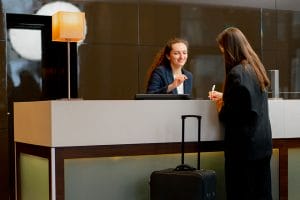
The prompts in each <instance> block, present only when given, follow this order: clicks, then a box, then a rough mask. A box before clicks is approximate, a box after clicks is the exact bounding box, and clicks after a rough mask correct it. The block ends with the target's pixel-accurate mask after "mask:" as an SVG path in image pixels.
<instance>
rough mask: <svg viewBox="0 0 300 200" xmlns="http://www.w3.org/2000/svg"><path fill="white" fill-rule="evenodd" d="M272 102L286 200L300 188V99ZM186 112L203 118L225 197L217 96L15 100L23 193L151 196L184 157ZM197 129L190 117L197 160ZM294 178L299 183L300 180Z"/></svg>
mask: <svg viewBox="0 0 300 200" xmlns="http://www.w3.org/2000/svg"><path fill="white" fill-rule="evenodd" d="M269 108H270V120H271V125H272V131H273V143H274V154H273V157H274V158H273V160H272V163H273V164H272V179H273V186H272V188H273V197H274V200H275V199H281V200H282V199H287V197H288V195H293V190H294V188H291V187H289V186H288V183H289V181H290V180H289V170H290V171H293V170H294V168H292V169H290V168H289V167H290V166H289V165H288V164H289V163H291V162H293V163H296V161H295V160H293V161H289V159H288V158H289V153H290V152H289V151H290V149H292V150H295V152H291V153H292V156H293V155H296V154H297V153H298V152H297V148H299V147H300V141H299V139H298V137H299V136H300V133H299V130H300V124H299V119H300V101H298V100H269ZM185 114H194V115H201V116H202V122H201V124H202V128H201V132H202V136H201V140H202V143H201V152H202V153H201V155H202V156H201V162H202V161H203V162H202V163H201V166H202V167H209V168H213V169H215V170H216V171H217V174H218V188H217V189H218V193H219V195H217V199H224V195H223V194H224V184H223V182H224V173H223V162H224V161H223V142H222V141H223V128H222V126H221V124H220V123H219V121H218V115H217V112H216V109H215V105H214V103H213V102H211V101H209V100H152V101H150V100H112V101H105V100H99V101H87V100H55V101H37V102H18V103H15V104H14V140H15V148H16V166H17V167H16V172H17V196H18V199H31V200H34V199H52V200H54V199H57V200H63V199H72V200H76V199H109V200H114V199H120V196H123V197H125V198H124V199H137V200H141V199H149V191H148V185H147V184H148V178H149V175H150V173H151V171H153V170H157V169H163V168H164V167H174V166H175V165H176V163H177V164H179V162H180V159H179V157H180V154H179V152H180V141H181V117H180V116H181V115H185ZM196 130H197V123H196V120H195V119H192V118H190V119H189V120H188V121H187V126H186V133H188V134H187V135H186V141H187V146H186V151H187V161H190V162H192V163H193V162H194V161H193V160H194V153H195V152H196V148H197V146H196V142H195V141H196V138H197V131H196ZM118 167H119V168H118ZM133 170H135V171H133ZM116 174H120V176H117V175H116ZM127 176H129V177H127ZM76 177H77V178H76ZM122 177H123V178H122ZM126 178H128V180H126ZM114 179H116V180H114ZM119 179H120V180H119ZM124 179H125V180H124ZM130 179H131V180H130ZM274 179H276V180H274ZM293 183H295V184H296V185H295V186H293V187H296V186H297V184H299V183H300V179H299V180H297V179H296V180H293ZM95 185H96V186H95ZM37 187H39V188H40V189H39V190H36V188H37ZM94 187H95V188H94ZM112 187H113V188H112ZM295 190H296V189H295ZM81 195H83V196H82V197H81ZM84 195H85V196H84ZM100 197H101V198H100ZM298 197H299V196H298ZM289 199H290V198H289Z"/></svg>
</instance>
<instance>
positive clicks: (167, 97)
mask: <svg viewBox="0 0 300 200" xmlns="http://www.w3.org/2000/svg"><path fill="white" fill-rule="evenodd" d="M135 99H136V100H189V99H192V98H191V95H189V94H136V95H135Z"/></svg>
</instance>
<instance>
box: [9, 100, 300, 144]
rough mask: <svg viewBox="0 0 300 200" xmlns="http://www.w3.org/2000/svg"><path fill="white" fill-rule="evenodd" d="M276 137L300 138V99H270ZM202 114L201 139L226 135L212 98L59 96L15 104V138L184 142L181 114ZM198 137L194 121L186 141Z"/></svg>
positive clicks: (189, 122) (64, 141)
mask: <svg viewBox="0 0 300 200" xmlns="http://www.w3.org/2000/svg"><path fill="white" fill-rule="evenodd" d="M269 109H270V119H271V125H272V131H273V138H290V137H299V136H300V123H299V121H300V120H299V119H300V101H299V100H269ZM184 114H194V115H201V116H202V122H201V124H202V128H201V134H202V137H201V139H202V140H203V141H217V140H222V139H223V129H222V126H221V125H220V123H219V120H218V115H217V112H216V109H215V105H214V103H213V102H211V101H209V100H152V101H150V100H53V101H36V102H17V103H14V136H15V137H14V138H15V142H23V143H28V144H36V145H42V146H49V147H63V146H87V145H112V144H139V143H168V142H180V141H181V115H184ZM196 140H197V123H196V120H195V119H192V118H191V119H188V120H187V124H186V141H196Z"/></svg>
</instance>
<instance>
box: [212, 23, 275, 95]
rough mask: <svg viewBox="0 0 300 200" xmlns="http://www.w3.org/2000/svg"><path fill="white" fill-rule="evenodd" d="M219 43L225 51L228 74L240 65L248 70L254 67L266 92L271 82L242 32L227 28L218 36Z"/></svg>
mask: <svg viewBox="0 0 300 200" xmlns="http://www.w3.org/2000/svg"><path fill="white" fill-rule="evenodd" d="M217 42H218V44H219V46H220V48H222V49H223V53H224V59H225V70H226V74H227V73H228V72H229V71H230V70H231V69H232V68H233V67H234V66H236V65H239V64H242V65H243V66H244V67H245V68H246V69H247V67H252V68H253V70H254V72H255V74H256V76H257V79H258V81H259V85H260V88H261V90H266V88H267V87H268V86H269V85H270V80H269V78H268V76H267V73H266V70H265V68H264V65H263V64H262V62H261V61H260V59H259V57H258V56H257V54H256V53H255V52H254V50H253V49H252V47H251V45H250V44H249V42H248V40H247V38H246V37H245V35H244V34H243V33H242V31H240V30H239V29H238V28H235V27H230V28H227V29H225V30H224V31H223V32H221V33H220V34H219V35H218V36H217Z"/></svg>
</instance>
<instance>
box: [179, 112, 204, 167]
mask: <svg viewBox="0 0 300 200" xmlns="http://www.w3.org/2000/svg"><path fill="white" fill-rule="evenodd" d="M186 118H196V119H197V121H198V143H197V169H198V170H199V169H200V140H201V116H200V115H182V116H181V121H182V141H181V165H184V132H185V119H186Z"/></svg>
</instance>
